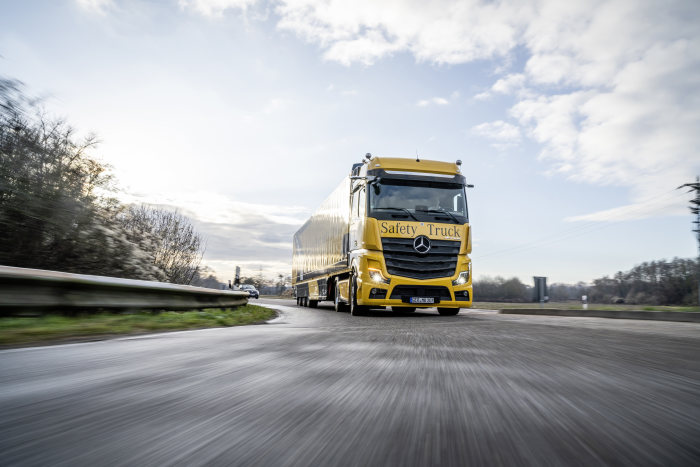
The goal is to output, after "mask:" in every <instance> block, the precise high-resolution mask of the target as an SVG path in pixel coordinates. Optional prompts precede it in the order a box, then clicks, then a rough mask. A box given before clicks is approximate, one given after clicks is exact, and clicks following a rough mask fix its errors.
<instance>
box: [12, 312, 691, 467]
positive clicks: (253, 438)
mask: <svg viewBox="0 0 700 467" xmlns="http://www.w3.org/2000/svg"><path fill="white" fill-rule="evenodd" d="M256 303H258V302H256ZM260 303H268V304H271V305H273V306H275V307H277V308H278V309H280V310H281V312H282V315H281V316H280V318H278V319H277V320H275V321H274V322H272V323H271V324H264V325H259V326H247V327H239V328H220V329H207V330H198V331H187V332H176V333H165V334H154V335H148V336H134V337H126V338H119V339H112V340H107V341H101V342H89V343H77V344H69V345H59V346H49V347H35V348H26V349H12V350H4V351H1V352H0V414H2V415H1V416H0V452H1V453H2V455H1V456H0V464H1V465H73V466H74V465H90V466H94V465H159V466H160V465H183V466H184V465H188V466H189V465H204V464H206V465H255V466H265V465H283V466H327V465H343V466H344V465H352V466H368V465H380V466H384V465H389V466H393V465H396V466H414V465H415V466H427V465H440V466H449V465H582V466H583V465H586V466H587V465H601V464H602V465H633V466H640V465H698V464H700V441H699V440H700V324H698V323H668V322H650V321H629V320H607V319H596V318H563V317H546V316H517V315H513V316H509V315H498V314H496V313H492V312H485V311H478V310H473V311H464V310H463V311H462V312H461V313H460V314H459V315H457V316H454V317H442V316H439V315H438V314H437V312H436V311H435V310H432V311H428V312H424V313H415V314H412V315H410V314H407V315H403V316H397V315H393V314H392V313H390V312H377V313H375V314H374V315H372V316H363V317H352V316H350V315H348V314H347V313H335V312H334V311H333V310H332V309H330V307H321V308H318V309H309V308H297V307H296V306H293V302H292V301H280V300H270V301H267V302H265V301H264V300H260Z"/></svg>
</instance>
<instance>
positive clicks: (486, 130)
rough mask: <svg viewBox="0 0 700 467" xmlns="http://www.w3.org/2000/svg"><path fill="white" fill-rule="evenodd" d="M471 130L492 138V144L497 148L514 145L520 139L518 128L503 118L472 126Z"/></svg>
mask: <svg viewBox="0 0 700 467" xmlns="http://www.w3.org/2000/svg"><path fill="white" fill-rule="evenodd" d="M471 132H472V133H473V134H475V135H478V136H483V137H485V138H489V139H492V140H494V141H495V142H494V143H492V146H494V147H495V148H497V149H499V150H503V149H507V148H509V147H511V146H514V145H515V144H516V143H518V142H519V141H520V139H521V135H520V128H518V127H517V126H515V125H512V124H510V123H507V122H504V121H503V120H497V121H495V122H487V123H482V124H480V125H476V126H474V127H472V130H471Z"/></svg>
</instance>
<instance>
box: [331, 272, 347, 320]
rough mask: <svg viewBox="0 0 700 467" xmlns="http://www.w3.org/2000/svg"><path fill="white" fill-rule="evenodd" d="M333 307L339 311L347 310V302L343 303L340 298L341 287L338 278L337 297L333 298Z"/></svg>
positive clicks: (336, 282) (336, 281) (336, 285)
mask: <svg viewBox="0 0 700 467" xmlns="http://www.w3.org/2000/svg"><path fill="white" fill-rule="evenodd" d="M333 307H334V308H335V311H337V312H338V313H340V312H341V311H345V308H346V306H345V303H343V302H342V301H341V299H340V289H339V288H338V279H337V278H336V280H335V298H334V299H333Z"/></svg>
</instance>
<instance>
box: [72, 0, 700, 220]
mask: <svg viewBox="0 0 700 467" xmlns="http://www.w3.org/2000/svg"><path fill="white" fill-rule="evenodd" d="M85 1H87V0H85ZM95 1H96V0H95ZM255 3H258V2H256V0H181V1H180V5H181V6H182V7H183V8H186V9H189V10H191V11H197V12H198V13H200V14H204V15H207V16H217V15H221V14H222V13H223V12H224V11H225V10H227V9H238V10H241V11H244V10H245V9H246V8H249V7H250V6H252V5H253V4H255ZM259 3H265V5H266V6H267V7H268V8H269V9H271V10H272V11H274V14H275V15H276V21H277V28H278V29H279V30H282V31H287V32H291V33H293V34H295V35H297V36H298V37H299V38H301V39H302V40H305V41H307V42H309V43H311V44H314V45H315V46H317V47H319V49H320V51H321V52H320V53H321V54H322V56H323V57H324V59H326V60H329V61H334V62H337V63H340V64H342V65H345V66H351V65H353V64H361V65H363V66H370V65H372V64H373V63H376V62H377V61H379V60H381V59H383V58H386V57H390V56H392V55H396V54H410V55H412V56H413V57H414V58H415V60H416V61H417V62H425V63H430V64H435V65H457V64H463V63H469V62H474V61H477V60H478V61H490V62H491V64H492V65H493V66H494V70H495V73H496V75H495V78H494V82H493V84H492V85H491V86H490V87H489V88H488V90H486V91H483V92H481V93H478V94H477V95H475V96H474V99H475V100H476V101H483V100H486V99H489V98H491V97H493V96H495V95H500V96H509V97H510V98H512V99H513V101H514V102H513V104H512V106H511V108H510V109H509V111H508V114H507V115H504V116H503V117H502V119H501V120H499V121H501V122H503V121H504V120H505V119H507V118H512V119H513V121H515V122H517V124H518V126H519V127H520V128H519V131H518V132H516V131H515V129H514V128H512V127H513V126H514V125H512V124H507V125H510V126H506V125H505V124H504V125H503V126H501V127H492V126H488V124H486V125H487V126H483V127H481V126H479V125H477V127H475V128H477V129H475V130H474V131H476V132H479V131H480V132H481V134H484V135H485V133H484V132H487V131H488V132H490V134H491V135H492V136H490V137H491V138H494V137H493V135H499V134H501V133H499V130H500V131H501V132H504V134H508V135H511V136H513V137H514V135H518V134H519V135H524V136H526V137H528V138H531V139H532V140H534V141H535V142H537V143H539V145H540V146H541V151H540V152H539V160H540V161H541V162H542V164H544V165H546V171H547V172H548V173H550V174H552V176H560V177H566V178H571V179H574V180H577V181H582V182H585V183H591V184H599V185H615V186H620V187H627V188H628V189H629V193H630V205H638V204H639V203H641V202H642V200H644V199H647V198H648V197H650V196H653V195H654V194H658V192H659V190H664V189H666V188H668V187H669V186H670V187H673V186H677V185H680V184H681V183H683V182H686V181H688V180H691V179H692V178H693V177H694V175H695V173H697V171H698V170H700V154H699V153H698V148H699V147H700V131H697V129H698V128H700V111H699V110H698V109H700V28H698V27H697V25H698V23H700V2H697V1H688V0H669V1H665V2H659V1H658V0H591V1H589V2H563V1H561V0H529V1H527V0H526V1H522V2H513V1H507V0H496V1H492V2H490V1H488V2H487V1H482V0H436V1H433V2H419V1H412V0H391V1H382V2H378V1H374V0H356V1H354V2H340V1H332V0H271V1H269V2H263V0H260V1H259ZM448 102H449V101H448V100H447V99H445V98H443V97H434V98H430V99H422V100H419V101H418V102H417V105H418V106H421V107H427V106H429V105H446V104H447V103H448ZM491 125H493V124H491ZM494 139H496V140H497V141H496V142H495V143H494V144H495V145H497V146H499V147H503V145H504V144H513V141H515V140H514V139H510V140H498V137H496V138H494ZM505 141H507V142H505ZM642 204H643V203H642ZM649 213H650V215H651V213H652V211H651V210H650V211H649Z"/></svg>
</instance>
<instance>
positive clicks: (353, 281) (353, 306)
mask: <svg viewBox="0 0 700 467" xmlns="http://www.w3.org/2000/svg"><path fill="white" fill-rule="evenodd" d="M349 295H350V297H348V298H349V299H350V300H349V302H350V314H351V315H352V316H361V315H362V314H363V313H364V311H365V310H364V307H362V306H360V305H358V304H357V276H356V275H355V274H354V273H353V274H352V275H351V276H350V293H349Z"/></svg>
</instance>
